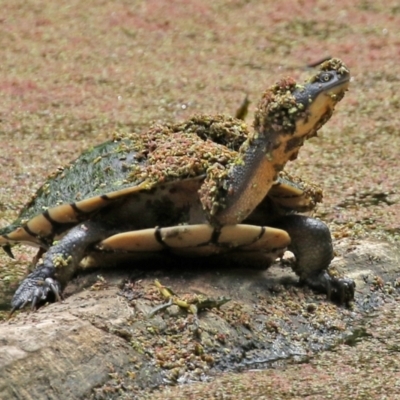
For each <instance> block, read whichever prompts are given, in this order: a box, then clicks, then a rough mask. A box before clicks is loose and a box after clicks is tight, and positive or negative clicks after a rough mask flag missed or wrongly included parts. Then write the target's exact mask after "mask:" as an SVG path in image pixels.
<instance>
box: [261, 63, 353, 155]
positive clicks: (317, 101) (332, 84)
mask: <svg viewBox="0 0 400 400" xmlns="http://www.w3.org/2000/svg"><path fill="white" fill-rule="evenodd" d="M349 82H350V73H349V70H348V69H347V67H346V66H345V65H344V63H343V62H342V61H341V60H339V59H337V58H333V59H331V60H328V61H325V62H324V63H323V64H321V66H320V68H319V70H318V72H317V73H316V74H315V75H314V76H312V77H311V78H310V79H309V80H307V81H306V82H305V83H304V84H297V83H296V81H295V80H294V79H293V78H284V79H281V80H280V81H279V82H277V83H276V84H275V85H273V86H272V87H271V88H269V89H268V90H267V91H266V92H265V93H264V95H263V97H262V99H261V101H260V103H259V106H258V109H257V111H256V114H255V119H254V128H255V135H256V137H258V138H260V137H264V138H265V139H268V140H269V141H271V142H273V143H274V145H276V146H278V144H279V145H280V144H282V143H283V142H286V150H287V152H289V151H290V152H292V154H291V156H290V157H289V159H294V158H295V156H296V155H297V151H298V149H299V147H300V146H301V145H302V144H303V142H304V140H305V139H308V138H310V137H313V136H315V135H316V133H317V131H318V130H319V129H320V128H321V127H322V125H324V124H325V122H327V121H328V119H329V118H330V117H331V115H332V113H333V110H334V107H335V105H336V104H337V103H338V102H339V101H340V100H341V99H342V98H343V96H344V93H345V91H346V90H347V88H348V86H349Z"/></svg>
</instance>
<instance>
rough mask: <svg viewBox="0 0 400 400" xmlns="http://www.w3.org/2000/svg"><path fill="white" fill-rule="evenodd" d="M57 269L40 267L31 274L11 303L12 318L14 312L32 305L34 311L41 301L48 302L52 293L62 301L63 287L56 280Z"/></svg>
mask: <svg viewBox="0 0 400 400" xmlns="http://www.w3.org/2000/svg"><path fill="white" fill-rule="evenodd" d="M54 273H55V268H54V267H46V266H44V265H43V264H42V265H39V266H38V267H37V268H36V269H35V270H34V271H33V272H32V273H30V274H29V275H28V276H27V277H26V278H25V279H24V280H23V281H22V283H21V284H20V286H19V287H18V289H17V291H16V292H15V294H14V297H13V299H12V301H11V305H12V309H11V312H10V317H11V315H12V314H13V313H14V311H16V310H19V309H21V308H23V307H25V306H26V305H27V304H28V303H31V304H32V306H31V308H32V310H35V309H36V306H37V305H38V303H39V302H40V301H41V300H46V299H47V297H48V295H49V294H50V293H53V294H54V296H55V298H56V299H57V301H61V285H60V284H59V283H58V282H57V280H55V279H54Z"/></svg>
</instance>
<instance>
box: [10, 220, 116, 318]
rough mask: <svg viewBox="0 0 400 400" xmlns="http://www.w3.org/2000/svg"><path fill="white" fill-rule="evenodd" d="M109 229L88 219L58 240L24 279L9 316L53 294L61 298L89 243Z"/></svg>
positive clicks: (33, 307) (103, 235)
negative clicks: (62, 291) (63, 289)
mask: <svg viewBox="0 0 400 400" xmlns="http://www.w3.org/2000/svg"><path fill="white" fill-rule="evenodd" d="M107 232H108V234H109V231H107V230H106V229H105V228H104V227H102V226H100V225H99V224H96V223H95V222H93V221H86V222H84V223H82V224H80V225H78V226H76V227H74V228H72V229H71V230H70V231H69V232H68V233H67V234H66V235H65V236H64V237H63V238H62V239H61V240H59V241H57V242H55V243H54V244H53V246H51V247H50V249H49V250H48V251H47V253H46V254H45V255H44V257H43V263H42V264H39V265H38V266H37V267H36V269H35V270H34V271H33V272H32V273H30V274H29V275H28V276H27V277H26V278H25V279H24V280H23V281H22V282H21V284H20V286H19V287H18V289H17V291H16V292H15V294H14V297H13V299H12V301H11V305H12V310H11V313H10V315H12V313H13V312H14V311H15V310H18V309H20V308H23V307H24V306H25V305H26V304H28V303H31V304H32V309H35V308H36V306H37V304H38V303H39V301H41V300H46V299H47V297H48V295H49V294H50V293H53V294H54V295H55V297H56V299H57V300H58V301H59V300H61V290H62V288H63V287H64V286H65V285H66V283H67V282H68V281H69V280H70V279H71V277H72V276H73V275H74V273H75V272H76V270H77V269H78V266H79V262H80V261H81V260H82V258H83V257H84V256H85V253H86V249H87V248H88V246H90V245H92V244H94V243H97V242H99V241H100V240H103V239H104V238H105V237H107V235H108V234H107Z"/></svg>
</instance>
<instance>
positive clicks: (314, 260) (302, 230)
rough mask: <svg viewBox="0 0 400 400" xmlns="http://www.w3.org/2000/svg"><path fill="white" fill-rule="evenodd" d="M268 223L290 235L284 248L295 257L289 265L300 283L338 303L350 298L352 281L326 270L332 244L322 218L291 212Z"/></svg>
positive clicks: (331, 253)
mask: <svg viewBox="0 0 400 400" xmlns="http://www.w3.org/2000/svg"><path fill="white" fill-rule="evenodd" d="M272 225H273V226H274V227H277V228H280V229H283V230H285V231H286V232H287V233H288V234H289V236H290V237H291V244H290V245H289V246H288V250H290V251H291V252H292V253H293V254H294V255H295V257H296V261H295V263H294V265H293V266H292V268H293V271H294V272H295V273H296V274H297V275H298V276H299V277H300V282H301V283H304V284H306V285H308V286H310V287H311V288H312V289H315V290H317V291H320V292H324V293H326V294H327V296H328V298H329V299H332V300H335V301H338V302H340V303H341V304H346V303H348V302H349V301H352V300H353V299H354V291H355V283H354V281H353V280H351V279H348V278H338V277H333V276H331V275H330V274H329V273H328V267H329V264H330V262H331V261H332V259H333V246H332V239H331V234H330V231H329V228H328V227H327V226H326V225H325V224H324V223H323V222H322V221H320V220H317V219H314V218H310V217H306V216H303V215H296V214H293V215H286V216H283V217H281V218H279V219H277V220H276V221H274V223H273V224H272Z"/></svg>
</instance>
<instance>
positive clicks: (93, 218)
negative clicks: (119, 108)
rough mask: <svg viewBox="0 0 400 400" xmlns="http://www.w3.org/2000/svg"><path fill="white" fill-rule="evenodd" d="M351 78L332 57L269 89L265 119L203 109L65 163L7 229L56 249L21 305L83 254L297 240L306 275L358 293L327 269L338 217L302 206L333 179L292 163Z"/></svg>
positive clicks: (4, 233) (198, 250) (265, 246)
mask: <svg viewBox="0 0 400 400" xmlns="http://www.w3.org/2000/svg"><path fill="white" fill-rule="evenodd" d="M349 78H350V74H349V71H348V69H347V68H346V66H345V65H344V64H343V63H342V62H341V61H340V60H338V59H332V60H329V61H327V62H325V63H323V64H322V65H321V67H320V69H319V71H318V72H317V73H316V74H315V75H314V76H312V77H311V78H310V79H309V80H308V81H306V82H305V83H304V84H297V83H296V82H295V81H294V80H293V79H292V78H284V79H281V80H280V81H279V82H277V83H276V84H275V85H273V86H272V87H270V88H269V89H268V90H266V91H265V93H264V94H263V96H262V98H261V101H260V103H259V105H258V108H257V110H256V113H255V119H254V129H253V130H249V129H248V128H247V126H246V124H245V123H244V122H243V121H241V120H238V119H235V118H231V117H226V116H221V115H217V116H207V115H200V116H195V117H193V118H191V119H189V120H188V121H185V122H182V123H177V124H166V125H154V126H152V127H151V128H150V129H149V130H147V131H145V132H142V133H141V134H134V133H126V132H122V133H121V132H120V133H118V134H116V135H114V138H113V140H110V141H108V142H105V143H103V144H101V145H99V146H97V147H94V148H92V149H89V150H88V151H86V152H84V153H83V154H82V155H81V156H80V157H79V158H78V159H77V160H75V161H74V162H72V163H71V164H70V165H68V166H66V167H65V168H63V169H59V170H58V171H57V172H56V173H55V174H53V175H52V176H50V177H49V178H48V180H47V182H46V183H45V184H44V185H43V186H42V187H41V188H40V189H39V190H38V192H37V193H36V195H35V196H34V198H33V199H32V200H31V201H30V202H29V203H28V204H27V205H26V206H25V207H24V208H23V210H22V211H21V213H20V215H19V217H18V218H17V220H16V221H15V222H14V223H12V224H11V225H9V226H8V227H6V228H4V229H2V230H0V235H1V236H0V245H1V246H3V248H4V249H5V250H6V251H7V252H8V253H9V254H11V249H10V246H11V245H12V244H14V243H26V244H29V245H33V246H38V247H39V248H40V249H41V250H42V252H45V253H44V255H43V259H42V261H41V262H40V263H39V264H38V265H37V266H36V268H35V270H34V271H33V272H32V273H30V274H29V275H28V276H27V277H26V278H25V279H24V280H23V281H22V283H21V285H20V286H19V288H18V289H17V291H16V293H15V295H14V298H13V300H12V307H13V310H15V309H19V308H22V307H23V306H24V305H25V304H27V303H29V302H31V303H32V307H35V306H36V304H37V302H38V301H39V300H41V299H45V298H46V297H47V296H48V294H49V293H50V292H53V293H54V294H55V296H56V298H59V297H60V291H61V289H62V288H63V286H64V285H65V284H66V282H67V281H68V280H69V279H70V278H71V277H72V275H73V274H74V273H75V272H76V270H77V268H78V266H79V263H80V262H81V261H82V260H83V259H88V258H89V259H90V258H91V259H93V260H99V259H101V258H102V257H101V256H102V255H104V256H106V255H107V256H110V255H111V256H112V257H113V256H115V257H116V258H117V257H118V256H119V255H131V254H137V253H146V252H156V251H161V250H164V251H165V250H168V251H171V252H174V253H177V254H182V255H209V254H219V253H226V252H229V251H230V252H232V251H235V252H248V253H250V252H263V253H264V254H265V255H266V256H267V257H269V258H270V259H276V258H277V257H279V256H281V255H282V254H283V251H284V250H285V249H286V248H289V249H290V250H291V251H292V252H293V253H294V254H295V256H296V263H295V266H294V268H293V269H294V271H295V272H296V274H297V275H298V276H299V277H300V279H301V281H303V282H305V283H306V284H308V285H309V286H311V287H313V288H315V289H318V290H322V291H325V292H327V293H328V294H332V293H336V294H338V295H339V297H340V298H341V300H342V301H347V300H351V299H352V298H353V296H354V283H353V281H351V280H350V279H346V278H335V277H332V276H330V275H329V274H328V272H327V268H328V266H329V264H330V261H331V259H332V256H333V251H332V242H331V237H330V232H329V229H328V228H327V226H326V225H325V224H324V223H322V222H321V221H319V220H316V219H313V218H309V217H306V216H302V215H298V214H296V212H302V211H306V210H309V209H312V208H313V207H314V205H315V203H316V202H318V201H320V199H321V191H320V190H319V189H318V188H317V187H315V186H313V185H307V184H305V183H303V182H301V181H300V180H296V179H288V178H287V176H286V175H285V174H284V173H283V172H281V171H282V170H283V168H284V166H285V164H286V162H287V161H289V160H294V159H295V158H296V157H297V153H298V151H299V148H300V147H301V146H302V145H303V143H304V141H305V140H306V139H308V138H311V137H313V136H315V135H316V133H317V131H318V130H319V129H320V128H321V126H322V125H323V124H324V123H325V122H327V121H328V119H329V118H330V117H331V115H332V112H333V109H334V107H335V105H336V103H337V102H338V101H340V100H341V99H342V97H343V95H344V92H345V91H346V90H347V88H348V85H349ZM99 254H100V255H101V256H100V257H99ZM108 258H110V257H108Z"/></svg>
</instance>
